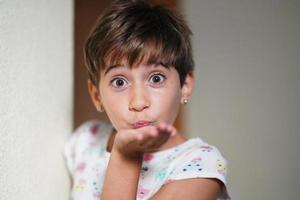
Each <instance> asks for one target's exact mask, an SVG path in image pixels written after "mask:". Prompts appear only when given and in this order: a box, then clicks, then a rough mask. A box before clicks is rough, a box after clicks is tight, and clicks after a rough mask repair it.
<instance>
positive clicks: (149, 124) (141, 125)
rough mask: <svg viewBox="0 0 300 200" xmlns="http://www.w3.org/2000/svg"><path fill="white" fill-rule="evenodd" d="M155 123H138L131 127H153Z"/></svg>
mask: <svg viewBox="0 0 300 200" xmlns="http://www.w3.org/2000/svg"><path fill="white" fill-rule="evenodd" d="M154 124H155V122H152V121H138V122H136V123H134V124H133V125H132V127H133V128H134V129H137V128H142V127H144V126H153V125H154Z"/></svg>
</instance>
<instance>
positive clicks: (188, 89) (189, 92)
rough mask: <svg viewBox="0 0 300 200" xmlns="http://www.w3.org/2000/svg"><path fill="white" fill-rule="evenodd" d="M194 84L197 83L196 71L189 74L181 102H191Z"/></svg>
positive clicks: (184, 84) (182, 91) (185, 81)
mask: <svg viewBox="0 0 300 200" xmlns="http://www.w3.org/2000/svg"><path fill="white" fill-rule="evenodd" d="M194 82H195V75H194V71H192V72H189V73H188V74H187V76H186V78H185V80H184V83H183V85H182V88H181V102H184V100H185V99H186V100H189V99H190V98H191V96H192V93H193V88H194Z"/></svg>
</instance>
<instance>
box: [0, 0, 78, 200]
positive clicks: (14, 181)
mask: <svg viewBox="0 0 300 200" xmlns="http://www.w3.org/2000/svg"><path fill="white" fill-rule="evenodd" d="M72 4H73V3H72V1H71V0H63V1H62V0H51V1H39V0H28V1H17V0H0V95H1V96H0V199H1V200H20V199H25V200H54V199H55V200H66V199H67V198H68V189H69V188H68V187H69V179H68V174H67V172H66V169H65V165H64V161H63V157H62V146H63V144H64V142H65V140H66V137H67V136H68V134H69V133H70V132H71V129H72V85H73V83H72V80H73V66H72V59H73V56H72V55H73V48H72V43H73V41H72V40H73V38H72V35H73V16H72V15H73V7H72Z"/></svg>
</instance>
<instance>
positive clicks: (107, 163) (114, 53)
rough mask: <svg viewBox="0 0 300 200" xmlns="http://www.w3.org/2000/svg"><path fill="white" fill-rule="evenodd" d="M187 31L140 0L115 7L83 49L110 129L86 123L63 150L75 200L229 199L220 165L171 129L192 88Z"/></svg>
mask: <svg viewBox="0 0 300 200" xmlns="http://www.w3.org/2000/svg"><path fill="white" fill-rule="evenodd" d="M190 35H191V31H190V29H189V28H188V27H187V25H186V23H185V21H184V20H183V19H182V17H181V16H180V15H179V14H177V13H175V12H173V11H170V10H168V9H166V8H164V7H161V6H154V5H151V4H149V3H147V2H145V1H142V0H135V1H134V0H126V1H120V0H119V1H115V2H114V3H113V4H112V5H111V7H110V8H109V9H107V10H106V12H105V13H104V15H103V16H102V17H101V18H100V19H99V21H98V22H97V24H96V26H95V27H94V29H93V30H92V32H91V34H90V36H89V37H88V40H87V42H86V46H85V58H86V65H87V70H88V73H89V80H88V90H89V93H90V96H91V99H92V101H93V103H94V105H95V107H96V109H97V110H98V111H100V112H102V111H105V112H106V114H107V115H108V117H109V119H110V122H111V124H112V125H110V124H108V123H105V122H100V121H97V120H92V121H89V122H86V123H85V124H83V125H82V126H80V127H79V128H78V129H77V130H76V131H75V133H74V134H73V135H72V136H71V139H70V141H69V142H68V143H67V144H66V146H65V157H66V161H67V165H68V169H69V171H70V174H71V175H72V178H73V187H72V198H73V199H76V200H79V199H82V200H90V199H98V200H99V199H101V200H122V199H124V200H134V199H152V200H161V199H163V200H165V199H172V200H183V199H188V200H200V199H203V200H204V199H205V200H212V199H216V198H222V199H227V198H229V196H228V194H227V192H226V187H225V185H226V160H225V159H224V158H223V157H222V155H221V154H220V152H219V151H218V149H217V148H216V147H214V146H211V145H209V144H207V143H205V142H204V141H202V140H201V139H200V138H194V139H189V140H187V139H186V138H185V137H184V136H183V135H181V134H180V133H178V132H177V131H176V129H175V128H174V127H173V123H174V121H175V119H176V117H177V114H178V111H179V108H180V105H181V104H187V103H188V101H189V99H190V97H191V95H192V89H193V84H194V73H193V66H194V64H193V58H192V53H191V44H190Z"/></svg>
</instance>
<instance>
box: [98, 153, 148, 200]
mask: <svg viewBox="0 0 300 200" xmlns="http://www.w3.org/2000/svg"><path fill="white" fill-rule="evenodd" d="M141 164H142V157H140V158H136V159H133V158H128V157H126V156H124V155H122V154H120V153H119V152H118V151H117V150H116V149H113V150H112V152H111V158H110V160H109V164H108V168H107V172H106V177H105V181H104V186H103V194H102V197H101V199H103V200H106V199H110V200H112V199H118V200H122V199H124V200H128V199H136V193H137V185H138V180H139V174H140V169H141Z"/></svg>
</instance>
